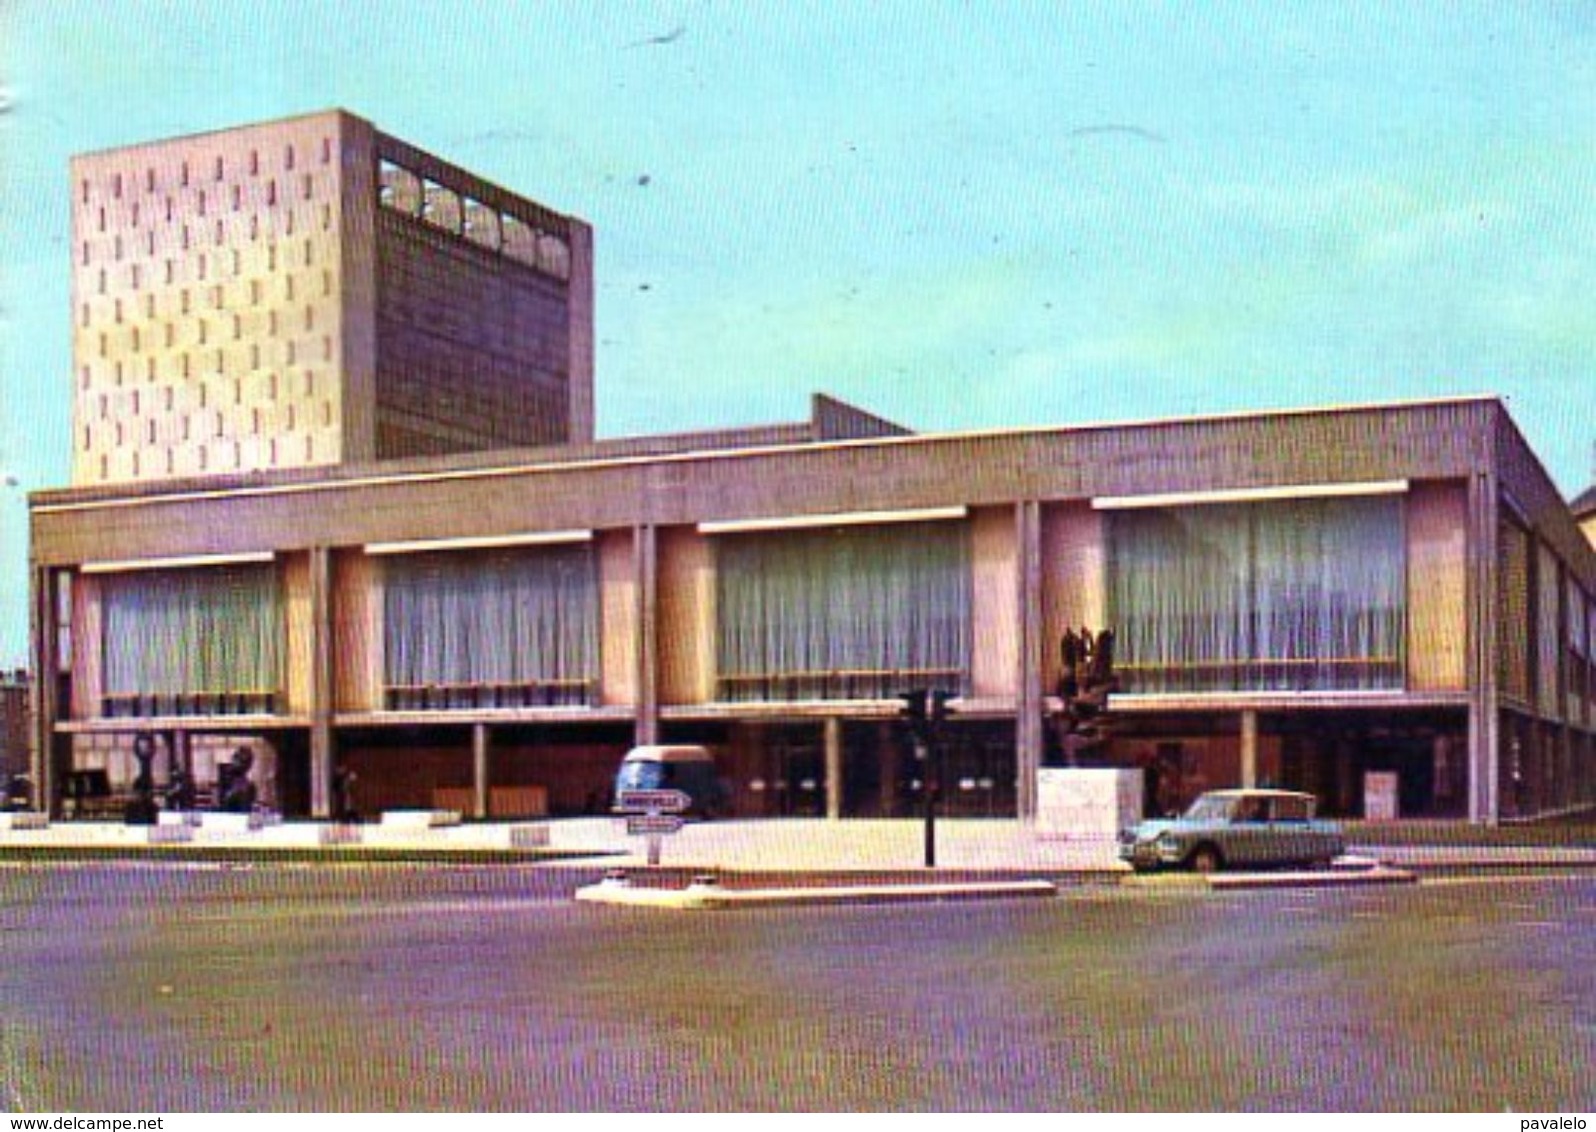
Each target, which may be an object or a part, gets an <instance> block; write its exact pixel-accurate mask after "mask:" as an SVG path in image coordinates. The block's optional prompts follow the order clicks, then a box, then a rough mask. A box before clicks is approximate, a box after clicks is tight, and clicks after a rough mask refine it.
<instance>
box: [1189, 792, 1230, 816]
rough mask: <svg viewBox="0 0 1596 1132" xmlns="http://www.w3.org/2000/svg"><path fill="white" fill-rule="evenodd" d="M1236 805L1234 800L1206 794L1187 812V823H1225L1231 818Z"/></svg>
mask: <svg viewBox="0 0 1596 1132" xmlns="http://www.w3.org/2000/svg"><path fill="white" fill-rule="evenodd" d="M1235 804H1236V800H1235V799H1234V798H1226V797H1223V796H1221V795H1218V794H1204V795H1203V796H1202V797H1201V798H1198V799H1197V800H1196V801H1195V802H1193V803H1192V804H1191V807H1190V808H1189V809H1188V810H1187V811H1186V820H1187V821H1223V820H1225V819H1226V818H1228V817H1230V811H1231V807H1233V806H1234V805H1235Z"/></svg>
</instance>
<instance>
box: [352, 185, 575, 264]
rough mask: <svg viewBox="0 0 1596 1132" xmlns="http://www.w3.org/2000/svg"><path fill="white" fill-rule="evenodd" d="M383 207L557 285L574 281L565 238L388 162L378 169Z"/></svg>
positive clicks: (569, 249) (569, 247)
mask: <svg viewBox="0 0 1596 1132" xmlns="http://www.w3.org/2000/svg"><path fill="white" fill-rule="evenodd" d="M377 192H378V196H377V201H378V203H379V204H380V205H381V206H382V207H383V208H385V209H388V210H389V211H391V212H397V213H400V214H402V215H405V216H409V217H413V218H415V219H417V220H420V221H421V222H422V223H424V224H426V225H428V226H429V227H431V228H435V229H437V230H438V231H441V232H448V233H451V234H453V235H455V236H459V237H461V238H462V239H464V240H466V241H467V242H469V243H471V244H473V245H475V246H477V247H479V248H483V249H485V250H487V251H491V252H495V253H497V254H499V255H502V256H504V257H505V258H506V259H510V260H514V261H516V262H518V263H522V264H525V265H526V266H528V267H533V268H536V269H537V270H539V271H541V272H543V273H544V274H546V275H552V276H554V277H555V278H556V279H569V278H570V277H571V246H570V244H569V242H568V241H566V240H565V239H564V238H563V237H562V236H559V235H557V234H555V233H553V232H547V231H544V230H542V229H539V228H537V227H535V226H533V225H531V224H528V223H527V222H526V221H524V220H522V219H521V218H520V217H518V216H514V215H512V214H510V213H508V212H504V211H501V210H499V209H495V208H493V207H491V206H490V205H486V204H484V203H482V202H481V201H479V200H475V199H473V198H472V197H470V196H467V195H465V194H462V193H459V192H456V191H455V190H454V189H451V188H449V187H448V186H446V185H441V184H439V183H437V182H436V181H433V180H431V179H430V178H426V177H422V176H421V175H419V174H417V173H415V172H412V171H411V170H409V169H406V168H405V167H404V166H402V165H399V164H397V163H395V162H393V161H389V160H386V159H384V160H383V161H382V162H381V163H380V165H379V167H378V190H377Z"/></svg>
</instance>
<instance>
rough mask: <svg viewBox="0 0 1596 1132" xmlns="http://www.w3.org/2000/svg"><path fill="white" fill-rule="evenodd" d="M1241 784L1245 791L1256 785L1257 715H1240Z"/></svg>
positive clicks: (1247, 712) (1250, 713) (1252, 712)
mask: <svg viewBox="0 0 1596 1132" xmlns="http://www.w3.org/2000/svg"><path fill="white" fill-rule="evenodd" d="M1241 784H1242V786H1243V787H1245V788H1247V789H1249V790H1250V789H1252V788H1253V787H1255V786H1257V785H1258V713H1257V712H1255V711H1244V712H1242V713H1241Z"/></svg>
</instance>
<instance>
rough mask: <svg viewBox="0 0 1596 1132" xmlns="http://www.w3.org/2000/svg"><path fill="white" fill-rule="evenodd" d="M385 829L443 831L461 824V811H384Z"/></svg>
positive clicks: (383, 824) (383, 822) (383, 823)
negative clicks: (445, 828) (447, 827)
mask: <svg viewBox="0 0 1596 1132" xmlns="http://www.w3.org/2000/svg"><path fill="white" fill-rule="evenodd" d="M381 824H382V827H383V828H384V829H393V830H400V829H405V830H409V829H443V828H444V827H446V826H451V825H459V824H460V811H459V810H384V811H383V812H382V823H381Z"/></svg>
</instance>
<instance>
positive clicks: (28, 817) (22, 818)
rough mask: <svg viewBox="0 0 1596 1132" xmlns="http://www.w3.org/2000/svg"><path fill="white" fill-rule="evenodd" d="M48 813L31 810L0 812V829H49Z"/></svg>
mask: <svg viewBox="0 0 1596 1132" xmlns="http://www.w3.org/2000/svg"><path fill="white" fill-rule="evenodd" d="M49 828H50V815H49V814H40V813H34V812H33V811H31V810H26V811H15V812H7V813H0V830H6V829H12V830H19V831H20V830H25V829H49Z"/></svg>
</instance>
